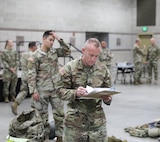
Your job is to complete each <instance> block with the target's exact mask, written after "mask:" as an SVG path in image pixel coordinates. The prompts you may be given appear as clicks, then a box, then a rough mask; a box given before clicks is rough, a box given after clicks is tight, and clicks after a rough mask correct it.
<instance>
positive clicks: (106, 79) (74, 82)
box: [56, 59, 111, 142]
mask: <svg viewBox="0 0 160 142" xmlns="http://www.w3.org/2000/svg"><path fill="white" fill-rule="evenodd" d="M59 74H60V76H59V77H58V78H57V83H56V89H57V92H58V93H57V94H58V95H59V97H60V98H61V99H62V100H66V101H68V104H67V105H68V111H67V112H66V115H65V116H66V117H65V120H64V124H65V125H66V126H68V127H71V128H72V127H75V128H77V129H80V131H78V130H77V132H82V131H85V133H87V134H90V133H91V132H90V133H89V131H92V130H94V129H98V130H99V131H97V132H100V131H101V130H100V128H99V127H100V126H104V128H105V129H106V118H105V114H104V111H103V108H102V100H101V99H80V98H77V97H76V90H77V88H78V87H80V86H83V87H86V86H87V85H89V86H92V87H111V78H110V73H109V70H108V68H107V67H106V66H105V65H104V64H103V63H101V62H99V61H98V62H97V63H96V64H95V65H94V66H93V67H91V68H88V67H85V66H84V65H83V64H82V61H81V59H76V60H73V61H71V62H69V63H68V64H67V65H65V66H64V67H63V68H61V69H60V70H59ZM73 130H74V131H75V129H73ZM81 130H82V131H81ZM66 131H67V130H66ZM94 131H95V130H94ZM67 133H69V132H65V136H67V135H69V136H68V137H71V136H72V134H67ZM70 133H72V132H70ZM102 135H103V136H104V137H105V135H106V133H105V130H104V129H103V132H102V133H101V136H102ZM77 137H79V138H77V139H79V141H84V142H85V141H86V139H87V138H84V137H85V136H84V135H83V134H82V135H81V134H80V133H79V134H78V133H77ZM86 137H87V136H86ZM89 137H90V138H91V136H89ZM94 139H95V138H94ZM96 140H97V141H98V138H96ZM66 141H67V140H66ZM77 141H78V140H77Z"/></svg>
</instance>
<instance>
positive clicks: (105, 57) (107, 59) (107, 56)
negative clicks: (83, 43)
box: [99, 41, 113, 69]
mask: <svg viewBox="0 0 160 142" xmlns="http://www.w3.org/2000/svg"><path fill="white" fill-rule="evenodd" d="M101 46H102V51H101V54H100V56H99V60H100V61H101V62H103V63H104V64H105V65H106V66H107V67H108V68H109V69H111V60H112V58H113V57H112V54H111V51H110V49H109V48H107V47H106V46H107V43H106V41H101Z"/></svg>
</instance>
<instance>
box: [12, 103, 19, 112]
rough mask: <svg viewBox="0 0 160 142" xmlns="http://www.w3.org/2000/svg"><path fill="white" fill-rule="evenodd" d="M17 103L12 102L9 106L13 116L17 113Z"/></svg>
mask: <svg viewBox="0 0 160 142" xmlns="http://www.w3.org/2000/svg"><path fill="white" fill-rule="evenodd" d="M18 105H19V104H18V103H17V102H13V103H12V105H11V109H12V112H13V114H15V115H17V114H18V112H17V107H18Z"/></svg>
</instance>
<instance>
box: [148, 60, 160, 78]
mask: <svg viewBox="0 0 160 142" xmlns="http://www.w3.org/2000/svg"><path fill="white" fill-rule="evenodd" d="M152 69H153V70H152ZM152 71H154V79H155V80H158V62H157V61H149V64H148V79H149V80H150V81H151V80H152Z"/></svg>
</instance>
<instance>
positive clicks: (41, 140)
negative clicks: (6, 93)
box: [6, 109, 127, 142]
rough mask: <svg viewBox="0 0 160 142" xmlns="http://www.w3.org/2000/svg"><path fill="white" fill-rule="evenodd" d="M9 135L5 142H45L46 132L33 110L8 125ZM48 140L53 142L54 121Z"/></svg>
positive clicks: (112, 140)
mask: <svg viewBox="0 0 160 142" xmlns="http://www.w3.org/2000/svg"><path fill="white" fill-rule="evenodd" d="M8 133H9V135H8V136H7V141H6V142H45V141H48V138H46V131H45V127H44V123H43V119H42V118H41V116H40V114H39V112H38V111H37V110H35V109H30V110H25V111H22V112H21V113H20V114H19V115H17V116H16V117H15V118H14V119H13V120H12V121H11V122H10V125H9V132H8ZM49 139H50V140H55V141H56V137H55V125H54V121H52V122H50V134H49ZM108 142H127V140H122V139H119V138H116V137H115V136H111V137H108Z"/></svg>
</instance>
